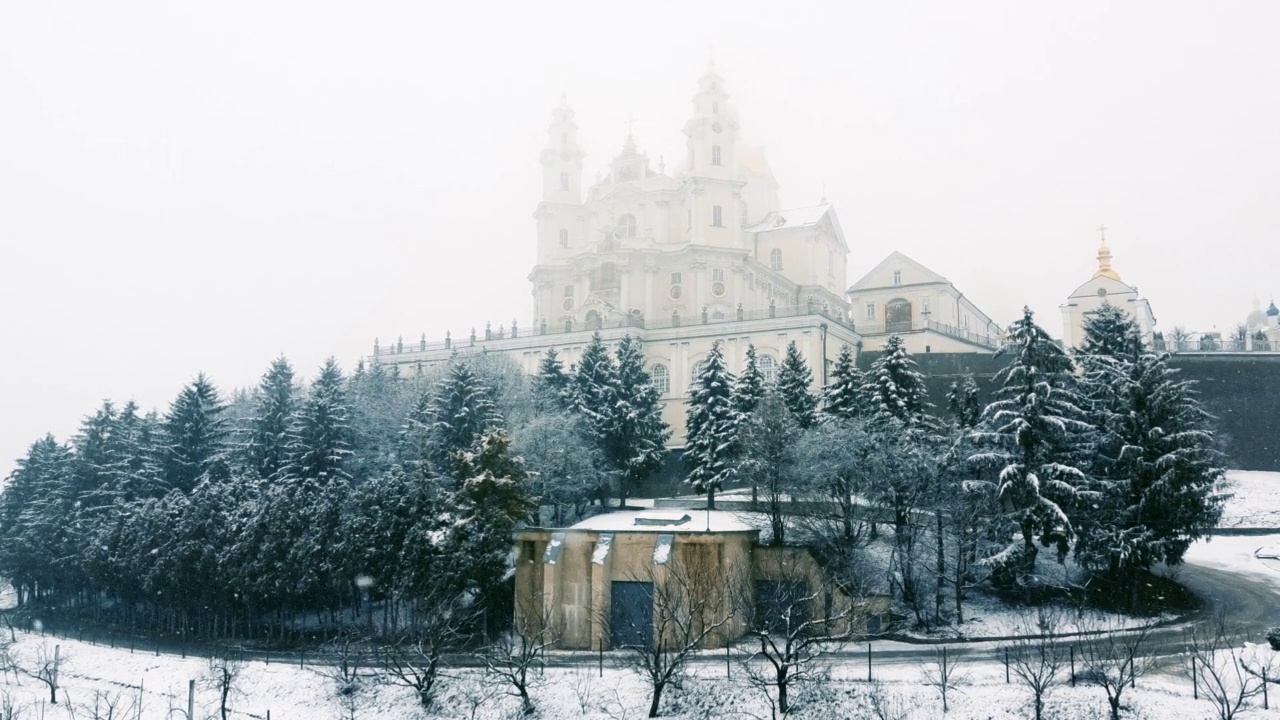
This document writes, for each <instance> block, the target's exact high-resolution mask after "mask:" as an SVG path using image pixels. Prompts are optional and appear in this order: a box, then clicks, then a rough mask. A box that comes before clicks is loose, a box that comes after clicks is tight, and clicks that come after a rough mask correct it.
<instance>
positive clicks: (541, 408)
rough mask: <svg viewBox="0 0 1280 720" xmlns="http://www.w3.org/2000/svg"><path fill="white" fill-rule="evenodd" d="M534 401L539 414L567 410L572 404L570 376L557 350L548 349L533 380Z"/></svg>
mask: <svg viewBox="0 0 1280 720" xmlns="http://www.w3.org/2000/svg"><path fill="white" fill-rule="evenodd" d="M533 401H534V404H535V409H536V410H537V411H538V412H539V413H545V412H556V411H557V410H565V409H567V408H568V407H569V405H570V404H571V403H572V398H571V395H570V388H569V375H568V374H567V373H566V372H565V371H564V363H563V362H561V361H560V357H559V355H558V354H557V353H556V349H555V348H547V351H546V353H544V354H543V356H542V360H541V361H540V362H539V363H538V372H537V374H536V375H534V378H533Z"/></svg>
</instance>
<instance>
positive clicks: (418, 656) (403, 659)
mask: <svg viewBox="0 0 1280 720" xmlns="http://www.w3.org/2000/svg"><path fill="white" fill-rule="evenodd" d="M469 616H470V613H468V612H467V611H465V610H463V609H462V608H460V607H459V606H458V603H457V601H456V600H454V599H451V598H450V599H446V598H443V597H432V598H428V599H427V600H426V601H424V603H423V605H422V611H421V612H419V613H418V614H417V615H416V617H415V619H414V622H413V623H412V624H411V625H410V626H409V627H408V628H406V629H405V630H403V631H401V632H400V634H399V635H397V636H396V637H394V638H392V640H391V642H389V643H387V644H385V645H384V646H383V647H382V648H380V649H379V650H378V659H379V662H380V663H381V665H382V669H383V671H384V672H385V673H386V677H387V679H388V680H389V681H390V682H391V683H393V684H396V685H401V686H404V687H407V688H410V689H412V690H413V691H414V692H415V693H416V694H417V696H418V703H419V704H421V705H422V707H423V708H424V709H430V708H431V705H432V703H434V702H435V699H436V695H437V694H438V693H439V690H440V687H439V682H440V679H441V670H442V669H443V668H444V659H445V653H447V652H450V651H453V650H456V649H458V648H460V647H461V645H462V638H463V629H464V628H465V627H466V625H467V621H468V619H469Z"/></svg>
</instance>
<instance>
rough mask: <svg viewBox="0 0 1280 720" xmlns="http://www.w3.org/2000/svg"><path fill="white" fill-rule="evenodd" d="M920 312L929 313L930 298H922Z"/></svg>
mask: <svg viewBox="0 0 1280 720" xmlns="http://www.w3.org/2000/svg"><path fill="white" fill-rule="evenodd" d="M920 313H921V314H922V315H927V314H929V298H920Z"/></svg>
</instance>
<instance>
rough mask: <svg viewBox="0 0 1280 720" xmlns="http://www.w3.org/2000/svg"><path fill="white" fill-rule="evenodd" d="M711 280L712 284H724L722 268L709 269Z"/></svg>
mask: <svg viewBox="0 0 1280 720" xmlns="http://www.w3.org/2000/svg"><path fill="white" fill-rule="evenodd" d="M711 279H712V280H713V281H714V282H724V268H711Z"/></svg>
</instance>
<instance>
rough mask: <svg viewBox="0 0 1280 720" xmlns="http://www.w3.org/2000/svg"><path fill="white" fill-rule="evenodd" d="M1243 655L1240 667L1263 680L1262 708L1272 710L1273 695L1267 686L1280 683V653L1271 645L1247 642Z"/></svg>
mask: <svg viewBox="0 0 1280 720" xmlns="http://www.w3.org/2000/svg"><path fill="white" fill-rule="evenodd" d="M1242 655H1243V656H1242V657H1241V658H1240V667H1242V668H1244V671H1245V672H1246V673H1248V674H1250V675H1252V676H1254V677H1255V678H1258V680H1260V681H1262V709H1263V710H1270V709H1271V697H1270V693H1269V692H1268V690H1267V687H1268V686H1269V685H1280V655H1276V653H1275V651H1274V650H1272V649H1271V647H1269V646H1266V645H1261V644H1257V645H1255V644H1253V643H1245V648H1244V651H1243V653H1242Z"/></svg>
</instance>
